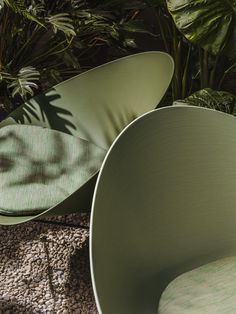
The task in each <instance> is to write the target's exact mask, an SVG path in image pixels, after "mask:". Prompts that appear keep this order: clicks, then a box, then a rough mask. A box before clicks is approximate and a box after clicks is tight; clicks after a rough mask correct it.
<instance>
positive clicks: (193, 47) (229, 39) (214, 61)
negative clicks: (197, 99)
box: [145, 0, 236, 104]
mask: <svg viewBox="0 0 236 314" xmlns="http://www.w3.org/2000/svg"><path fill="white" fill-rule="evenodd" d="M145 3H146V4H149V6H150V8H152V11H153V12H154V15H155V17H156V21H157V24H158V35H159V37H158V40H160V42H161V43H162V45H163V49H164V50H165V51H167V52H169V53H170V54H171V55H172V56H173V59H174V61H175V73H174V77H173V80H172V86H171V93H169V98H168V99H167V100H165V103H164V104H166V103H167V104H170V103H171V102H172V101H174V100H176V99H181V98H182V99H184V98H186V97H187V96H189V95H191V94H192V93H193V92H195V91H198V90H200V89H204V88H211V89H213V90H222V89H223V90H224V89H225V90H227V91H229V92H234V86H235V74H234V73H235V72H236V44H235V42H236V41H235V36H236V23H235V18H236V13H235V12H236V5H235V1H233V0H216V1H211V0H181V1H179V0H145ZM232 79H233V80H234V83H232Z"/></svg>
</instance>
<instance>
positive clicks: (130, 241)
mask: <svg viewBox="0 0 236 314" xmlns="http://www.w3.org/2000/svg"><path fill="white" fill-rule="evenodd" d="M235 121H236V120H235V117H233V116H230V115H228V114H224V113H221V112H217V111H215V110H210V109H206V108H200V107H191V106H173V107H165V108H160V109H158V110H155V111H152V112H149V113H147V114H144V115H143V116H142V117H140V118H138V119H137V120H135V121H134V122H132V123H131V124H130V125H129V126H128V127H127V128H126V129H125V130H124V131H123V132H122V133H121V134H120V135H119V137H118V138H117V139H116V141H115V142H114V143H113V145H112V147H111V148H110V150H109V152H108V153H107V155H106V158H105V160H104V162H103V165H102V167H101V170H100V173H99V177H98V180H97V184H96V188H95V192H94V199H93V206H92V215H91V223H90V228H91V234H90V265H91V273H92V281H93V288H94V293H95V298H96V303H97V306H98V309H99V313H100V314H110V313H112V314H120V313H122V314H152V313H153V314H154V313H155V314H156V313H157V312H158V304H159V301H160V297H161V294H162V292H163V291H164V289H165V288H166V286H167V285H168V284H169V283H170V282H171V281H172V280H173V279H174V278H176V277H177V276H178V275H179V274H182V273H184V272H187V271H188V270H191V269H193V268H195V267H198V266H200V265H204V264H205V263H207V262H211V261H214V260H216V259H219V258H221V257H226V256H231V255H236V228H235V226H236V224H235V221H236V209H235V204H236V193H235V186H236V172H235V169H234V168H235V167H234V165H235V156H236V137H235V131H236V123H235ZM189 313H191V311H190V312H189Z"/></svg>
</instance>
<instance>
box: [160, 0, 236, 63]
mask: <svg viewBox="0 0 236 314" xmlns="http://www.w3.org/2000/svg"><path fill="white" fill-rule="evenodd" d="M166 2H167V6H168V9H169V12H170V14H171V15H172V17H173V19H174V22H175V24H176V26H177V28H178V29H179V30H180V31H181V32H182V33H183V35H184V36H185V37H186V38H187V39H188V40H189V41H190V42H192V43H196V44H198V45H200V46H201V47H202V48H203V49H205V50H207V51H209V52H210V53H212V54H215V55H216V54H218V53H219V52H220V51H221V50H222V49H223V48H224V52H225V53H226V55H228V56H229V57H230V58H233V57H235V56H236V1H235V0H166Z"/></svg>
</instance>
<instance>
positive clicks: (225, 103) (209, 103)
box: [173, 88, 236, 115]
mask: <svg viewBox="0 0 236 314" xmlns="http://www.w3.org/2000/svg"><path fill="white" fill-rule="evenodd" d="M185 104H186V105H191V106H198V107H205V108H210V109H215V110H219V111H222V112H225V113H229V114H234V115H235V114H236V109H235V106H236V97H235V96H234V95H232V94H230V93H228V92H224V91H215V90H212V89H211V88H204V89H202V90H200V91H197V92H195V93H193V94H192V95H191V96H189V97H187V98H185V99H183V100H176V101H175V102H174V103H173V105H185Z"/></svg>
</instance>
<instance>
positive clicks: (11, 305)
mask: <svg viewBox="0 0 236 314" xmlns="http://www.w3.org/2000/svg"><path fill="white" fill-rule="evenodd" d="M0 313H1V314H4V313H6V314H14V313H17V314H25V313H28V314H39V313H41V312H39V311H35V310H33V309H32V308H31V307H30V306H29V305H28V304H27V305H26V306H24V305H22V304H19V303H15V302H14V301H12V300H4V299H3V300H0Z"/></svg>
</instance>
